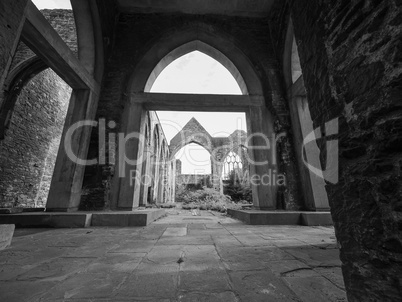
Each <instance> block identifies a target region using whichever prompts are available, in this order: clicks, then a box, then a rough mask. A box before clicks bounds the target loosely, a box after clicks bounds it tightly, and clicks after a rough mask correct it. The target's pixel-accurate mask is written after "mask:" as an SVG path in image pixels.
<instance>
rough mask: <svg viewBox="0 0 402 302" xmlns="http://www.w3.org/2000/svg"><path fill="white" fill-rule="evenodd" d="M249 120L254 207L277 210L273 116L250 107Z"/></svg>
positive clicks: (260, 109) (263, 107) (261, 109)
mask: <svg viewBox="0 0 402 302" xmlns="http://www.w3.org/2000/svg"><path fill="white" fill-rule="evenodd" d="M246 118H247V128H248V133H247V134H248V150H249V152H248V154H249V160H250V182H251V188H252V192H253V205H254V208H256V209H260V210H274V209H275V208H276V190H277V186H276V183H275V180H274V176H275V175H276V174H277V173H278V170H277V165H276V162H275V161H276V158H275V156H276V154H275V150H274V144H275V139H274V138H275V136H274V130H273V126H272V122H273V120H272V116H271V114H270V112H269V111H268V110H267V109H266V108H265V106H261V107H250V108H249V110H248V112H246Z"/></svg>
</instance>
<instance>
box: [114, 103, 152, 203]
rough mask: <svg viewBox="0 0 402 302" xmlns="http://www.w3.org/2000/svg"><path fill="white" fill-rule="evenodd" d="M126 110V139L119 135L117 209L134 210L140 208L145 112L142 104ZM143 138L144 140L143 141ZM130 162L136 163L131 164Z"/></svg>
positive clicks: (131, 105) (129, 106) (134, 104)
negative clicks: (139, 178)
mask: <svg viewBox="0 0 402 302" xmlns="http://www.w3.org/2000/svg"><path fill="white" fill-rule="evenodd" d="M127 107H128V108H126V110H125V116H124V119H123V120H124V121H125V126H124V139H123V135H122V134H120V135H119V147H118V149H119V152H118V154H119V157H118V159H117V160H118V173H117V174H116V175H115V177H118V178H119V179H118V180H117V186H116V187H117V188H118V191H119V193H118V200H117V207H118V208H119V209H123V210H132V209H133V208H136V207H138V206H139V195H140V182H139V181H138V177H140V176H138V175H140V174H141V169H142V163H143V160H144V158H143V156H142V155H143V151H144V139H143V138H144V136H143V135H141V133H142V132H141V131H142V130H144V129H143V128H144V127H143V126H144V121H145V110H144V109H143V106H142V104H140V103H136V102H129V104H127ZM141 138H142V139H141ZM130 161H134V162H133V163H130Z"/></svg>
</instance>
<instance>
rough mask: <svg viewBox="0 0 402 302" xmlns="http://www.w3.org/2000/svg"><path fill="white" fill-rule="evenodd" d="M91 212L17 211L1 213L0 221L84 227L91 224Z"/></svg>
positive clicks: (30, 225) (29, 225) (42, 225)
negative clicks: (16, 212) (15, 212)
mask: <svg viewBox="0 0 402 302" xmlns="http://www.w3.org/2000/svg"><path fill="white" fill-rule="evenodd" d="M91 217H92V214H91V213H53V212H52V213H46V212H44V213H41V212H39V213H37V212H32V213H19V214H2V215H0V223H2V224H15V226H16V227H53V228H85V227H89V226H90V225H91Z"/></svg>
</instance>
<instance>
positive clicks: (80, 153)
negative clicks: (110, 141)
mask: <svg viewBox="0 0 402 302" xmlns="http://www.w3.org/2000/svg"><path fill="white" fill-rule="evenodd" d="M98 99H99V96H98V95H97V94H96V93H94V92H92V91H89V90H73V92H72V94H71V99H70V104H69V107H68V111H67V116H66V120H65V123H64V129H63V134H62V137H61V141H60V147H59V151H58V154H57V160H56V164H55V167H54V172H53V178H52V183H51V186H50V191H49V197H48V201H47V204H46V211H63V212H65V211H75V210H77V209H78V207H79V203H80V199H81V190H82V181H83V178H84V172H85V162H84V161H85V160H86V156H87V153H88V147H89V142H90V136H91V131H92V127H91V126H96V124H92V125H90V124H86V125H84V124H82V122H83V121H88V122H90V121H92V122H94V123H95V121H93V119H94V118H95V113H96V109H97V104H98ZM77 122H81V123H77ZM72 126H74V128H72ZM72 129H73V131H72ZM67 151H69V153H70V154H68V153H67ZM92 161H97V159H92Z"/></svg>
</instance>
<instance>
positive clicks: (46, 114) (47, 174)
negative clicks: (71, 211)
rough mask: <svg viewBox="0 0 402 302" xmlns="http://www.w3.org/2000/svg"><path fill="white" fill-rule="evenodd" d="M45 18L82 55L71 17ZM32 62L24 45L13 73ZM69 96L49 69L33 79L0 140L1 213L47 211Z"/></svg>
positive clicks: (65, 13) (50, 13)
mask: <svg viewBox="0 0 402 302" xmlns="http://www.w3.org/2000/svg"><path fill="white" fill-rule="evenodd" d="M42 13H43V14H44V16H45V18H46V19H47V20H48V21H49V23H50V24H51V25H52V26H53V28H55V30H56V31H57V32H58V33H59V34H60V36H61V37H62V39H63V40H64V41H65V42H66V43H67V45H68V46H69V47H70V49H71V50H72V51H73V52H74V53H75V54H76V55H77V38H76V31H75V22H74V17H73V13H72V11H71V10H43V11H42ZM33 56H35V54H34V53H33V52H32V50H31V49H29V48H28V47H27V46H26V45H25V44H24V43H23V42H21V41H20V42H19V43H18V47H17V51H16V53H15V55H14V57H13V61H12V63H11V69H10V70H12V69H13V68H14V67H16V66H17V65H18V64H19V63H21V62H23V61H25V60H27V59H29V58H31V57H33ZM70 95H71V88H70V87H69V86H68V85H67V84H66V83H65V82H64V81H63V80H62V79H61V78H59V77H58V76H57V75H56V74H55V73H54V72H53V71H52V70H50V69H46V70H45V71H42V72H41V73H39V74H38V75H36V76H35V77H33V79H31V80H30V81H29V82H28V83H27V84H26V86H25V87H24V88H23V89H22V91H21V93H20V95H19V96H18V99H17V101H16V104H15V106H14V110H13V111H12V118H11V123H10V125H9V129H8V130H7V131H6V135H5V138H4V140H0V207H15V206H18V207H44V206H45V205H46V199H47V194H48V191H49V188H50V183H51V178H52V175H53V169H54V164H55V160H56V156H57V151H58V148H59V144H60V137H61V132H62V129H63V125H64V120H65V116H66V113H67V107H68V103H69V99H70ZM6 101H7V99H6Z"/></svg>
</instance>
